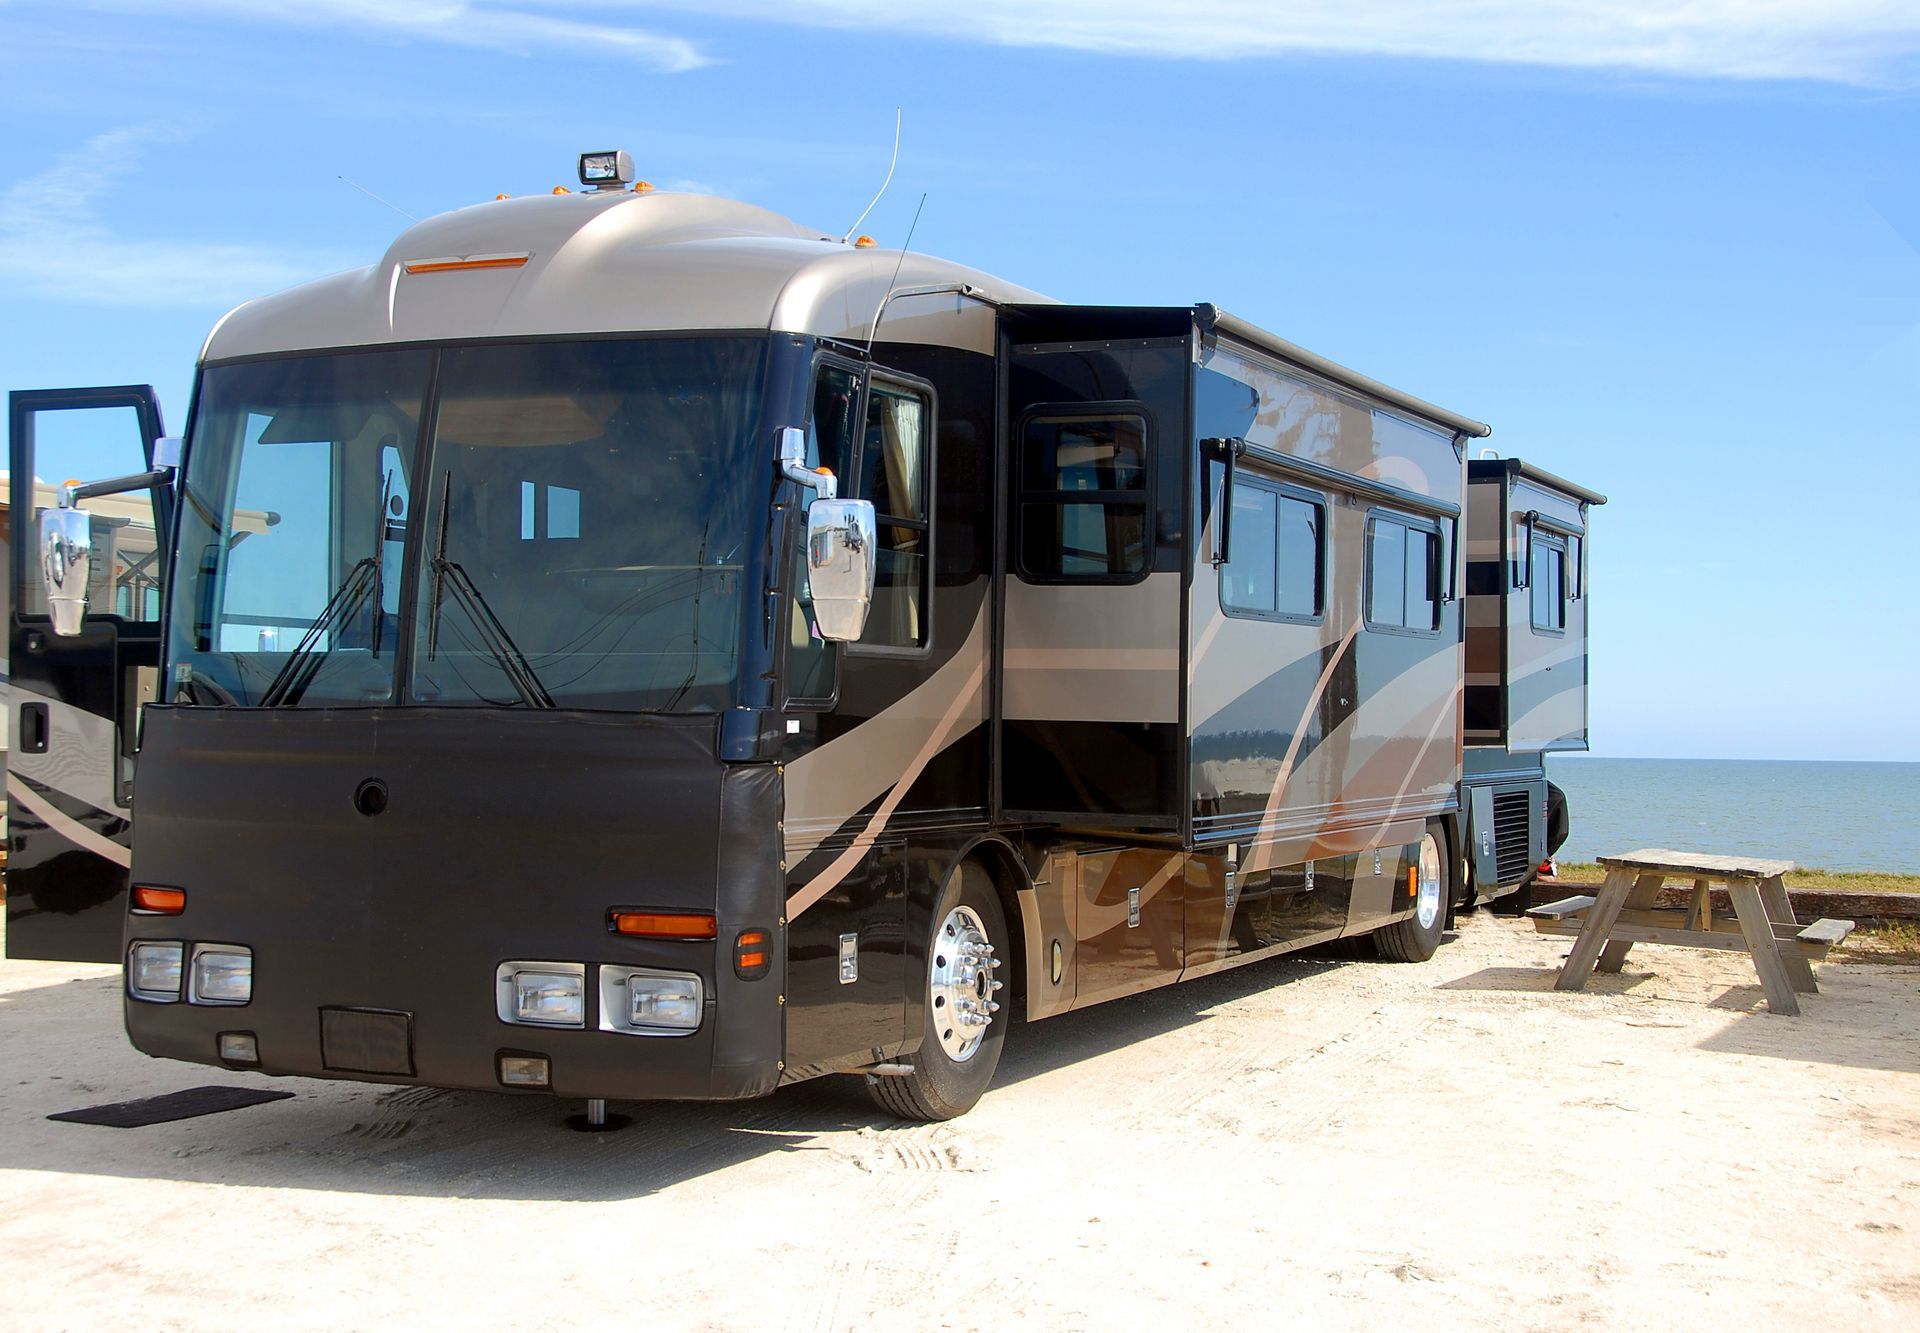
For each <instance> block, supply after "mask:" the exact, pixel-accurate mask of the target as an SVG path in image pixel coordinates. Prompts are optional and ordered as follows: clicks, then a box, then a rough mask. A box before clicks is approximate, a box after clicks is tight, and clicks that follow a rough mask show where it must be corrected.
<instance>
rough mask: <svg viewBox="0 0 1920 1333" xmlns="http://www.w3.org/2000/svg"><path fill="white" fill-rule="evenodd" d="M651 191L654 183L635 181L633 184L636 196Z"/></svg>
mask: <svg viewBox="0 0 1920 1333" xmlns="http://www.w3.org/2000/svg"><path fill="white" fill-rule="evenodd" d="M651 189H653V182H652V181H635V182H634V183H633V193H635V194H645V193H647V192H648V191H649V190H651Z"/></svg>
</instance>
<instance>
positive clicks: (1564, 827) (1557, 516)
mask: <svg viewBox="0 0 1920 1333" xmlns="http://www.w3.org/2000/svg"><path fill="white" fill-rule="evenodd" d="M1606 502H1607V497H1606V496H1604V495H1601V494H1599V493H1597V492H1595V491H1590V490H1588V489H1587V488H1586V487H1584V486H1577V485H1575V484H1574V483H1573V482H1570V481H1567V480H1564V479H1563V478H1560V477H1556V476H1554V475H1553V474H1552V473H1551V472H1546V471H1543V470H1542V469H1540V468H1537V467H1534V466H1532V465H1531V464H1528V463H1525V462H1522V461H1521V460H1520V459H1517V458H1475V459H1471V460H1469V461H1468V463H1467V606H1466V622H1467V628H1466V642H1467V676H1466V695H1465V700H1464V705H1463V728H1464V733H1465V742H1466V745H1465V749H1464V750H1463V751H1462V761H1463V762H1462V775H1461V793H1462V794H1461V803H1460V804H1461V809H1462V811H1463V812H1464V814H1465V816H1466V820H1467V825H1466V828H1467V847H1468V855H1467V858H1466V862H1465V866H1464V869H1465V871H1466V875H1467V887H1466V890H1465V892H1464V894H1463V895H1462V896H1463V898H1464V900H1465V902H1466V903H1468V904H1469V905H1478V904H1480V903H1485V902H1491V901H1493V900H1495V899H1502V900H1504V904H1503V905H1504V906H1505V907H1506V909H1507V910H1509V911H1513V912H1523V911H1525V910H1526V908H1527V906H1528V904H1529V902H1530V899H1531V889H1532V884H1533V881H1534V879H1535V878H1536V876H1537V874H1538V872H1539V870H1540V868H1541V866H1542V864H1543V863H1544V862H1545V861H1546V860H1547V859H1548V858H1549V857H1551V856H1552V855H1553V853H1554V852H1556V851H1558V850H1559V849H1560V844H1561V843H1562V842H1564V841H1565V840H1566V836H1567V832H1568V812H1567V806H1566V798H1565V796H1564V795H1563V794H1562V793H1561V791H1560V789H1559V788H1558V787H1556V786H1554V785H1553V784H1552V783H1551V782H1549V781H1548V780H1547V771H1546V757H1547V756H1548V755H1549V754H1554V753H1557V752H1562V751H1580V750H1585V749H1586V748H1587V676H1588V671H1587V577H1588V574H1587V525H1588V521H1589V519H1588V514H1589V509H1590V507H1591V506H1593V505H1603V504H1605V503H1606Z"/></svg>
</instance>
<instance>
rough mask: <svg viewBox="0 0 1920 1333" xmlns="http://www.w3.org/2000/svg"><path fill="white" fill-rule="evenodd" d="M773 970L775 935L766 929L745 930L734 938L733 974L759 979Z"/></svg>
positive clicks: (741, 977) (743, 977)
mask: <svg viewBox="0 0 1920 1333" xmlns="http://www.w3.org/2000/svg"><path fill="white" fill-rule="evenodd" d="M772 970H773V936H771V935H770V934H768V933H767V932H766V931H764V930H743V931H741V932H740V933H739V934H738V935H736V936H734V940H733V974H734V975H735V976H736V977H739V978H740V979H741V980H743V981H758V980H759V979H760V978H761V977H764V976H765V975H767V973H768V972H771V971H772Z"/></svg>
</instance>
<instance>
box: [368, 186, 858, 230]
mask: <svg viewBox="0 0 1920 1333" xmlns="http://www.w3.org/2000/svg"><path fill="white" fill-rule="evenodd" d="M336 179H338V180H339V181H340V182H341V183H342V184H345V185H352V186H353V188H354V189H356V190H358V191H360V193H361V194H364V195H365V196H367V198H369V199H371V200H373V201H374V202H375V203H378V204H385V205H386V206H387V207H388V208H391V209H392V210H393V211H394V212H396V213H398V214H399V215H400V216H401V217H403V218H405V219H406V220H407V221H409V222H418V221H419V220H420V219H419V218H417V217H415V216H414V215H413V214H411V213H409V212H407V210H406V209H404V208H402V207H400V205H398V204H396V203H394V202H393V201H392V200H391V199H382V198H381V197H380V196H379V195H377V194H375V193H374V192H373V191H372V190H369V189H368V188H367V187H366V186H364V185H359V184H356V183H355V182H353V181H350V180H348V179H347V178H346V177H345V176H340V177H337V178H336ZM863 216H864V215H863ZM855 225H856V226H857V225H859V224H857V223H856V224H855Z"/></svg>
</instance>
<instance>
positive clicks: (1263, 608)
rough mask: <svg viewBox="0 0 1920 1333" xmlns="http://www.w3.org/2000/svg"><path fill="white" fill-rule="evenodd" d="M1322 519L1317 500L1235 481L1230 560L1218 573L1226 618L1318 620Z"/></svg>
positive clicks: (1322, 508) (1322, 580) (1258, 483)
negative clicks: (1271, 617)
mask: <svg viewBox="0 0 1920 1333" xmlns="http://www.w3.org/2000/svg"><path fill="white" fill-rule="evenodd" d="M1325 514H1326V509H1325V506H1324V505H1323V504H1322V503H1321V502H1320V501H1319V500H1317V499H1308V498H1306V497H1305V496H1303V495H1296V494H1292V493H1291V492H1290V491H1289V490H1283V489H1282V488H1281V487H1279V486H1276V485H1273V484H1270V483H1267V482H1264V481H1261V480H1259V479H1257V478H1254V477H1250V476H1248V475H1247V474H1246V473H1245V472H1242V473H1241V474H1240V475H1239V476H1237V477H1236V478H1235V479H1234V485H1233V525H1232V529H1231V531H1232V541H1231V543H1230V548H1229V556H1230V558H1229V559H1228V561H1227V563H1226V564H1224V565H1222V566H1221V568H1220V605H1221V606H1222V608H1224V609H1225V610H1226V612H1227V613H1228V614H1229V615H1243V616H1255V617H1265V616H1273V617H1276V618H1278V617H1288V618H1293V617H1299V618H1301V619H1306V620H1311V619H1315V618H1317V617H1318V616H1319V615H1320V613H1321V610H1322V609H1323V607H1324V601H1323V598H1324V592H1323V589H1324V588H1325V586H1326V578H1325V573H1324V570H1325V563H1326V555H1325V550H1324V547H1323V545H1322V541H1321V533H1322V532H1324V531H1325V530H1326V519H1325Z"/></svg>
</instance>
